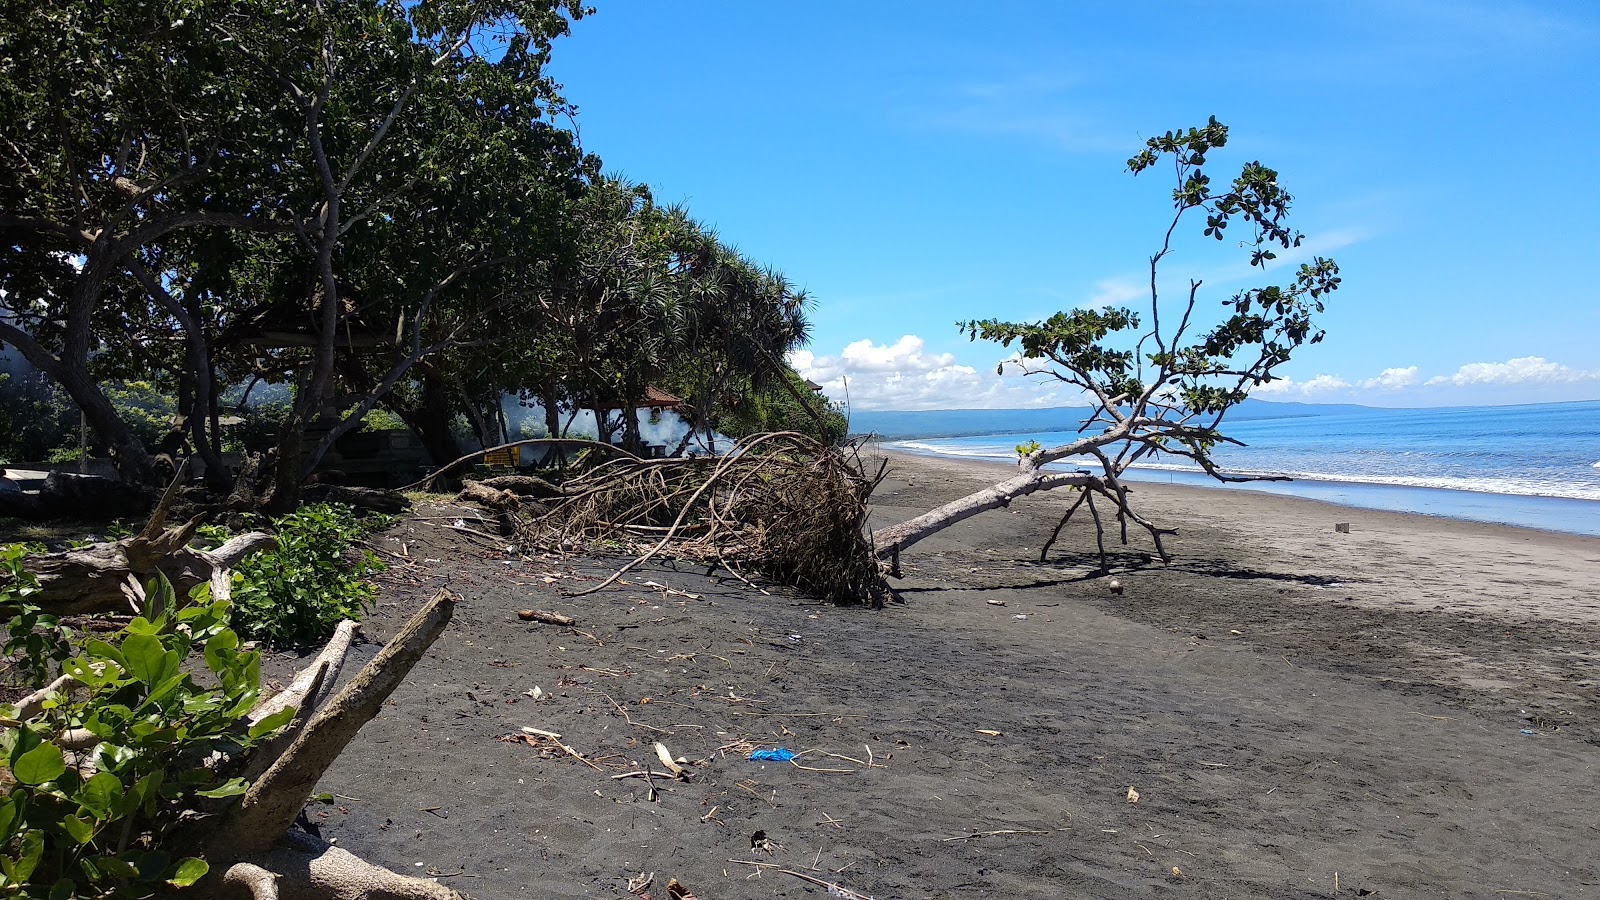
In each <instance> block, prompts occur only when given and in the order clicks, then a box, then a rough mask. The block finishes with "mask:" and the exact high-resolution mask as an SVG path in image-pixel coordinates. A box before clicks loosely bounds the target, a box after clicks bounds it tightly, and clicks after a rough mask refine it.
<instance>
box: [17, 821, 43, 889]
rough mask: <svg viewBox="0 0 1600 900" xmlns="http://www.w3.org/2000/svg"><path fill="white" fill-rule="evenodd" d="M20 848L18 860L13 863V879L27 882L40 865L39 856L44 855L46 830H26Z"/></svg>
mask: <svg viewBox="0 0 1600 900" xmlns="http://www.w3.org/2000/svg"><path fill="white" fill-rule="evenodd" d="M18 849H19V851H20V852H19V853H18V854H17V857H16V861H15V862H13V863H12V864H11V879H12V880H13V881H16V882H18V883H22V884H25V883H27V881H28V879H29V878H30V877H32V876H33V870H34V869H36V868H38V867H39V858H40V857H42V856H44V832H42V831H24V832H23V833H22V846H21V847H20V848H18Z"/></svg>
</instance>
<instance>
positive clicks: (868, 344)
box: [789, 334, 1082, 409]
mask: <svg viewBox="0 0 1600 900" xmlns="http://www.w3.org/2000/svg"><path fill="white" fill-rule="evenodd" d="M789 363H790V365H792V366H794V368H795V371H797V372H799V373H800V375H801V377H803V378H809V379H811V380H812V381H815V382H816V383H818V384H820V385H822V387H823V391H824V392H825V393H826V394H827V395H828V396H829V397H830V398H832V399H834V400H844V399H845V398H846V397H848V398H849V400H850V402H851V404H852V405H854V406H855V407H856V408H857V409H1026V408H1037V407H1047V406H1065V405H1074V404H1080V403H1081V402H1082V401H1081V400H1080V399H1079V397H1078V395H1077V394H1076V393H1075V392H1069V391H1067V390H1064V389H1063V388H1062V387H1061V386H1059V385H1057V384H1055V383H1053V382H1048V381H1043V382H1042V381H1037V380H1034V379H1029V378H1025V377H1023V376H1022V375H1020V374H1019V373H1017V372H1015V371H1014V370H1013V369H1012V367H1010V366H1008V367H1007V372H1006V374H1005V375H996V374H994V370H993V369H989V370H987V371H983V372H980V371H978V370H977V369H974V368H973V367H971V366H965V365H961V364H959V363H957V362H956V358H955V356H954V355H953V354H949V353H929V352H927V349H926V347H925V346H924V344H923V341H922V338H920V337H917V336H916V335H912V334H908V335H905V336H903V337H901V338H900V339H899V340H898V341H895V342H894V343H892V344H874V343H873V342H872V341H871V340H867V339H862V340H859V341H854V342H852V343H850V344H849V345H848V346H846V347H845V348H844V350H843V351H842V352H840V354H839V355H838V356H817V355H816V354H815V353H813V352H812V351H810V350H797V351H795V352H793V353H790V354H789ZM847 381H848V385H847V384H846V382H847Z"/></svg>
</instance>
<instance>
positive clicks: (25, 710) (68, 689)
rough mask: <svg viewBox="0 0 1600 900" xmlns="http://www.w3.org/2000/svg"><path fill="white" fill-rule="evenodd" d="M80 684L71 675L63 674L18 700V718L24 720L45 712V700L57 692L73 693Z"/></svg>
mask: <svg viewBox="0 0 1600 900" xmlns="http://www.w3.org/2000/svg"><path fill="white" fill-rule="evenodd" d="M77 686H78V683H77V682H76V681H74V680H73V678H72V676H71V675H62V676H59V677H58V678H56V680H55V681H52V682H50V683H49V684H47V685H45V686H44V687H42V688H40V689H38V690H37V691H34V692H33V693H31V694H29V695H28V696H26V697H23V698H22V699H21V700H18V701H17V718H18V719H21V720H23V721H27V720H28V719H31V718H33V717H34V716H37V715H38V714H39V713H41V712H44V702H45V701H46V700H49V699H50V698H51V697H53V696H55V695H56V694H71V693H72V692H73V690H75V689H76V688H77Z"/></svg>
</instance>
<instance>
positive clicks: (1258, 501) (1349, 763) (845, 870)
mask: <svg viewBox="0 0 1600 900" xmlns="http://www.w3.org/2000/svg"><path fill="white" fill-rule="evenodd" d="M892 467H893V474H892V475H891V477H890V478H889V479H888V480H887V481H886V482H885V484H884V485H883V486H882V488H881V489H880V491H879V493H878V495H877V499H878V504H879V505H878V506H877V508H876V510H875V513H874V515H875V518H876V520H877V521H879V522H882V523H888V522H892V521H896V520H899V519H903V518H905V517H907V516H909V515H911V514H914V513H917V512H921V511H923V510H925V509H927V508H929V507H931V506H934V505H937V504H938V503H939V502H941V501H943V500H946V499H949V498H952V497H955V496H959V495H960V494H962V493H965V492H966V491H968V490H970V489H972V488H973V487H976V486H979V485H981V484H983V483H986V482H988V481H992V480H993V479H994V475H995V473H996V469H995V468H994V467H990V466H986V465H984V464H981V463H962V462H951V461H943V460H934V459H923V458H913V457H898V456H897V457H893V458H892ZM1139 490H1140V493H1141V494H1142V495H1143V500H1142V503H1143V507H1144V510H1145V511H1146V513H1147V514H1149V515H1150V516H1151V517H1152V518H1154V519H1156V520H1157V521H1160V522H1163V523H1165V524H1175V525H1178V526H1180V527H1181V529H1182V533H1181V534H1180V535H1179V536H1178V537H1176V538H1174V539H1172V543H1171V549H1172V550H1173V551H1174V553H1175V555H1176V559H1175V561H1174V562H1173V564H1172V565H1170V566H1166V567H1163V566H1161V565H1159V564H1153V565H1152V564H1149V563H1148V562H1146V561H1145V557H1144V551H1146V550H1147V549H1148V547H1147V545H1146V544H1144V543H1143V542H1142V540H1141V539H1140V538H1139V536H1137V535H1134V546H1133V547H1132V548H1129V549H1123V548H1121V547H1114V548H1113V559H1112V561H1113V567H1114V570H1115V577H1117V578H1118V580H1119V581H1120V582H1121V584H1122V585H1123V586H1124V592H1123V593H1122V594H1121V595H1120V596H1117V595H1113V594H1112V593H1111V592H1110V591H1109V590H1108V588H1107V579H1106V577H1105V576H1104V575H1102V574H1100V573H1097V572H1096V571H1095V567H1096V564H1097V559H1096V556H1095V553H1094V542H1093V537H1092V533H1091V531H1090V530H1089V529H1088V527H1087V523H1086V522H1085V523H1075V524H1074V525H1073V526H1072V527H1071V528H1069V530H1068V532H1067V533H1066V535H1065V536H1064V538H1063V541H1062V543H1061V545H1060V546H1059V547H1058V549H1057V550H1056V551H1053V552H1052V554H1051V555H1050V558H1049V559H1048V560H1046V561H1045V562H1043V563H1041V562H1039V558H1038V548H1039V545H1040V543H1041V542H1042V540H1043V539H1044V537H1045V536H1046V535H1047V534H1048V530H1049V528H1050V526H1051V525H1053V524H1054V519H1055V517H1056V516H1057V515H1058V514H1059V510H1060V509H1061V503H1062V501H1061V499H1060V498H1059V497H1055V498H1052V497H1050V496H1048V495H1042V496H1035V497H1031V498H1027V499H1025V500H1023V501H1020V502H1019V503H1017V504H1016V505H1015V506H1014V507H1013V508H1012V509H1010V510H999V511H995V512H991V513H988V514H985V515H983V516H979V517H977V518H975V519H972V520H969V521H968V522H967V523H964V524H961V525H958V526H956V527H955V528H952V529H950V530H949V531H947V532H945V533H943V534H940V535H938V536H936V537H934V538H932V539H929V540H928V541H926V542H924V543H923V544H920V545H918V546H917V547H915V548H914V549H912V550H911V551H908V553H907V554H906V555H905V557H904V558H903V563H904V565H905V570H906V571H905V574H906V576H907V577H906V578H905V579H904V580H903V581H901V582H899V587H900V589H901V595H902V597H903V600H904V602H903V603H897V604H892V605H890V606H889V607H888V608H886V609H883V610H879V611H873V610H868V609H854V608H836V607H832V606H827V605H822V604H818V603H816V602H814V601H811V600H808V599H806V598H803V597H799V596H796V595H794V594H792V593H790V592H787V591H784V590H778V589H772V590H771V592H770V594H765V595H764V594H763V593H761V592H759V591H757V590H755V589H753V588H751V587H749V586H747V585H745V584H743V583H741V582H739V581H738V580H735V579H733V578H729V577H725V576H720V575H718V576H710V577H708V576H706V575H705V574H704V570H703V569H696V568H694V567H689V566H678V567H676V568H675V567H673V566H670V565H655V566H648V567H645V568H644V569H641V570H638V571H635V572H633V573H630V574H629V575H628V577H627V579H626V581H627V582H628V584H627V585H626V586H620V587H616V588H612V589H609V590H607V591H604V592H602V593H599V594H596V595H592V596H588V597H582V598H573V597H568V596H565V594H564V592H566V591H569V590H572V589H575V588H582V587H583V586H586V585H590V584H593V583H594V582H595V581H596V580H598V579H599V578H601V577H604V575H606V574H609V572H610V571H612V570H613V569H614V568H615V566H616V565H618V564H620V563H621V562H622V560H620V559H604V558H571V559H536V560H526V559H516V558H512V557H509V556H508V555H507V554H506V553H505V552H504V549H503V548H501V549H499V550H496V549H493V548H491V547H489V546H487V545H486V544H484V543H483V542H479V541H475V540H470V539H467V538H464V537H462V536H460V535H457V534H455V533H453V532H451V531H449V530H447V529H445V528H443V527H440V526H441V525H442V524H445V522H447V521H448V519H449V518H450V517H452V516H454V515H458V514H461V513H457V512H455V511H452V510H450V509H446V508H439V507H434V508H425V509H424V510H422V511H421V512H422V513H423V514H424V515H425V516H433V517H442V519H443V521H441V520H440V518H435V519H428V518H421V517H419V518H414V519H411V520H408V521H406V522H403V523H402V524H401V525H399V526H397V527H396V528H395V529H393V530H391V531H390V532H388V533H387V534H385V535H382V536H380V537H379V538H377V539H376V543H377V544H378V546H381V547H383V548H384V549H385V550H386V551H387V553H388V554H389V555H387V556H386V557H385V558H386V560H387V561H388V562H390V563H391V566H392V568H391V569H390V571H389V573H388V574H387V575H386V576H385V584H384V588H383V593H382V596H381V599H380V606H379V608H378V609H377V610H376V611H375V613H374V614H373V615H372V616H371V617H370V618H369V619H368V620H367V622H366V623H365V624H364V626H363V628H364V630H365V632H366V634H367V635H368V636H369V638H370V639H371V642H369V643H366V644H363V645H362V646H360V647H358V648H356V650H355V651H354V655H355V656H356V658H357V659H358V660H364V659H366V658H369V657H370V656H371V655H372V654H373V653H375V652H376V650H377V647H378V644H377V643H376V641H379V640H382V639H384V638H386V637H388V636H389V635H390V634H392V633H393V632H394V630H395V629H396V628H397V627H398V625H399V624H400V623H401V622H402V621H403V620H404V618H405V617H406V616H407V615H409V613H410V612H411V611H412V610H413V609H415V607H416V606H417V605H418V604H419V603H420V602H421V600H422V599H423V598H425V597H426V596H428V595H430V594H431V593H432V592H433V591H434V590H435V589H436V588H437V587H439V586H448V587H450V588H452V589H454V590H456V591H458V592H459V593H461V594H462V595H463V597H464V598H465V599H464V602H463V603H462V604H461V606H460V608H459V609H458V611H457V614H456V617H455V621H454V623H453V624H452V625H451V627H450V629H449V630H448V631H447V632H446V633H445V635H444V636H443V637H442V638H441V639H440V640H439V642H438V643H437V644H436V645H435V646H434V648H433V650H432V652H431V653H430V654H429V655H428V656H427V657H426V658H425V659H424V660H423V662H422V663H421V664H419V666H418V667H417V668H416V669H415V670H414V671H413V673H412V675H411V677H410V678H409V679H408V681H407V682H406V683H405V684H404V685H403V686H402V687H401V688H400V689H399V691H398V692H397V693H396V694H395V695H394V697H393V698H392V700H391V702H390V704H389V709H388V710H387V711H386V712H385V713H384V714H382V715H381V716H379V717H378V718H377V719H376V720H374V721H373V722H372V723H370V724H369V725H368V726H367V727H366V728H365V729H364V730H363V731H362V732H361V734H360V735H359V737H358V738H357V739H356V741H355V743H354V744H352V745H351V747H350V749H349V750H348V751H347V752H346V754H345V755H344V756H343V757H341V758H340V760H339V762H338V763H337V764H336V765H335V767H334V768H333V770H332V771H331V772H330V773H329V774H328V776H327V777H326V778H325V779H324V781H323V783H322V785H321V787H320V788H319V790H322V791H326V792H329V793H331V794H333V795H335V796H334V802H333V803H332V804H323V803H316V804H313V805H312V807H311V808H310V809H309V816H310V818H311V820H312V821H313V822H315V823H317V824H318V825H319V827H320V829H321V831H322V833H323V835H324V836H326V837H330V838H334V839H336V840H337V841H338V843H339V844H340V845H341V846H344V847H346V848H347V849H350V850H352V851H355V852H357V853H359V854H361V855H363V856H365V857H367V858H368V859H371V860H373V861H374V862H379V863H382V864H385V865H388V866H390V867H392V868H394V869H396V870H400V871H405V872H410V873H413V874H421V873H434V874H437V875H439V876H440V877H441V878H442V879H443V880H445V881H446V882H447V883H449V884H451V885H452V886H454V887H456V888H458V889H459V890H462V891H464V892H466V893H468V894H470V895H473V896H476V897H483V898H489V897H520V896H527V897H578V896H585V897H590V896H592V897H627V896H628V879H629V878H630V877H635V876H638V875H639V874H640V873H642V872H643V873H650V872H653V873H655V883H654V885H653V886H652V887H651V888H650V889H649V893H650V894H651V896H653V897H656V898H657V900H659V898H662V897H665V896H666V895H667V891H666V882H667V880H668V879H669V878H676V879H678V880H679V881H680V882H681V883H682V884H683V885H685V886H686V887H688V888H689V889H690V890H692V891H693V892H694V893H695V894H696V895H697V896H699V897H700V898H702V900H712V898H730V897H805V896H826V895H827V890H826V889H825V888H824V887H821V886H819V885H817V884H814V883H811V882H808V881H804V880H802V879H800V878H797V877H795V876H793V875H790V874H785V873H784V872H782V871H780V869H789V870H792V871H794V872H799V873H802V874H805V875H809V876H811V877H813V878H815V879H817V880H819V881H822V882H831V883H836V884H839V885H842V886H844V887H845V888H848V889H849V890H852V891H855V892H858V893H859V894H860V895H864V896H870V897H875V898H878V900H886V898H913V897H915V898H921V897H1019V898H1021V897H1074V898H1078V897H1093V898H1123V897H1158V896H1159V897H1197V898H1198V897H1205V898H1216V897H1262V898H1269V897H1270V898H1329V897H1335V896H1338V897H1363V896H1365V897H1378V898H1422V897H1438V898H1506V897H1560V898H1569V897H1590V896H1597V895H1600V690H1597V688H1600V681H1597V677H1600V676H1597V674H1596V673H1597V671H1600V670H1597V666H1596V663H1597V662H1600V632H1597V623H1600V603H1597V597H1596V592H1597V587H1596V586H1597V585H1600V539H1595V538H1581V537H1570V536H1564V535H1558V534H1550V533H1543V532H1535V531H1527V530H1520V529H1515V528H1507V527H1497V526H1487V525H1475V524H1468V523H1460V522H1453V521H1448V520H1440V519H1430V518H1426V517H1420V516H1407V515H1401V514H1392V513H1377V512H1366V511H1357V510H1351V509H1345V508H1341V507H1335V506H1329V505H1325V504H1321V503H1317V502H1313V501H1305V500H1296V499H1292V498H1284V497H1277V496H1269V495H1264V494H1261V495H1257V494H1248V493H1238V492H1229V493H1227V494H1226V495H1224V494H1222V493H1221V492H1216V491H1208V490H1205V489H1196V488H1183V487H1176V486H1167V485H1147V486H1141V487H1140V489H1139ZM466 515H468V516H469V517H470V515H471V514H470V512H468V513H466ZM1338 522H1348V523H1350V524H1351V529H1350V533H1348V534H1341V533H1336V532H1335V530H1334V525H1335V523H1338ZM647 582H655V583H656V585H657V586H652V585H650V584H647ZM661 586H665V588H663V587H661ZM997 603H998V604H1003V605H996V604H997ZM527 608H539V609H545V610H555V611H559V612H563V613H566V614H569V615H572V616H575V617H576V618H577V620H578V621H577V624H576V625H575V626H573V627H559V626H550V625H539V624H534V623H528V622H522V621H520V620H518V618H517V616H516V611H517V610H519V609H527ZM270 662H271V666H270V667H269V668H271V670H272V671H274V672H277V673H282V672H286V671H289V670H290V669H292V667H293V665H294V662H295V661H294V660H293V659H292V658H287V657H279V658H275V659H273V660H271V661H270ZM352 668H353V667H349V668H347V670H346V671H347V672H349V671H350V670H351V669H352ZM535 688H538V689H539V690H541V691H542V692H543V695H544V698H543V699H540V700H535V699H534V698H533V697H532V696H530V692H533V691H534V689H535ZM523 726H530V727H533V728H538V729H544V730H548V731H553V732H558V733H559V734H560V735H561V738H560V740H561V742H562V743H564V744H565V745H566V746H567V747H570V748H571V749H572V750H573V751H575V752H577V753H579V754H582V755H583V756H584V757H585V758H586V759H587V760H588V761H589V762H590V763H592V764H593V766H597V767H598V768H599V771H597V769H596V768H594V767H591V765H589V764H586V763H585V762H583V761H580V760H578V759H575V758H573V757H572V756H570V755H568V754H567V753H566V752H565V751H563V750H561V749H558V748H556V747H555V746H554V745H553V744H552V743H551V742H549V741H545V740H541V739H538V738H535V739H534V740H533V742H532V743H525V742H520V741H518V742H507V741H502V740H499V738H502V737H505V736H508V735H516V734H519V733H520V731H519V729H521V728H522V727H523ZM658 740H659V741H661V742H663V743H665V744H666V745H667V746H668V747H670V748H671V751H672V753H673V754H674V755H676V756H681V757H684V758H686V759H688V760H690V761H692V762H691V765H690V766H689V769H690V771H692V772H693V774H694V778H693V780H692V781H690V782H677V781H671V780H667V779H659V778H658V779H656V780H655V782H654V787H655V788H657V789H658V793H657V795H656V800H655V801H652V800H651V799H650V794H651V786H650V785H648V784H646V783H645V781H644V780H642V779H638V778H627V779H615V778H613V777H612V776H614V775H618V774H621V773H623V772H626V771H628V770H630V769H633V768H635V764H638V765H639V766H650V767H652V768H655V769H657V770H659V769H661V763H659V762H657V761H656V760H655V759H654V756H655V754H654V752H653V748H652V744H653V742H655V741H658ZM755 746H759V747H764V748H772V747H784V748H789V749H792V750H795V751H806V752H804V754H803V755H802V756H801V757H800V758H799V759H797V760H796V763H799V764H800V766H804V768H801V767H800V766H796V765H791V764H785V763H775V762H752V761H749V760H748V759H747V758H746V757H747V756H748V752H749V750H750V748H751V747H755ZM869 748H870V749H869ZM869 763H870V766H869ZM1130 787H1131V788H1133V789H1134V790H1135V791H1137V794H1138V801H1137V802H1129V788H1130ZM758 831H759V832H764V833H765V837H766V838H767V839H769V840H770V841H771V842H772V843H771V844H770V845H764V846H763V847H761V848H755V849H753V848H752V843H753V840H752V836H753V835H755V833H756V832H758ZM745 861H748V862H745ZM750 862H754V863H760V864H762V866H754V865H751V864H749V863H750ZM845 896H849V895H845Z"/></svg>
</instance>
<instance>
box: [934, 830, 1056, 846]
mask: <svg viewBox="0 0 1600 900" xmlns="http://www.w3.org/2000/svg"><path fill="white" fill-rule="evenodd" d="M1049 833H1050V832H1048V831H1039V830H1037V829H1032V828H997V829H995V830H994V831H974V832H973V833H971V834H958V835H956V836H955V837H947V838H941V839H940V840H941V842H942V843H946V844H948V843H950V842H951V841H970V840H973V839H975V838H981V837H997V836H999V835H1003V834H1049Z"/></svg>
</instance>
